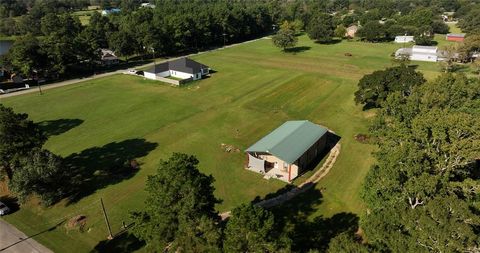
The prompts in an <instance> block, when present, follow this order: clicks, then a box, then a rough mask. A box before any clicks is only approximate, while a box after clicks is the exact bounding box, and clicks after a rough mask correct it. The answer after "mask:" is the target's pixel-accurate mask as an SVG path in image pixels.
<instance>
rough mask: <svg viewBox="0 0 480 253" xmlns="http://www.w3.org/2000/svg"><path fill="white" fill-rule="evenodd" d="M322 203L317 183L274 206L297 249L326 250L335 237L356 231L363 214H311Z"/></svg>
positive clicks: (276, 216)
mask: <svg viewBox="0 0 480 253" xmlns="http://www.w3.org/2000/svg"><path fill="white" fill-rule="evenodd" d="M321 203H322V193H321V191H320V190H319V189H316V188H315V187H312V188H310V189H309V190H308V191H306V192H304V193H302V194H301V195H298V196H297V197H295V198H294V199H292V200H291V201H289V202H286V203H285V204H283V205H280V206H277V207H274V208H272V209H271V210H272V211H273V212H274V214H275V218H276V220H277V221H278V222H280V223H281V224H283V225H284V226H285V228H286V230H287V231H286V232H287V234H288V235H289V238H290V239H291V240H292V251H293V252H308V251H309V250H310V249H317V250H319V251H320V252H325V251H326V250H327V249H328V244H329V242H330V240H331V239H332V238H334V237H335V236H337V235H339V234H340V233H343V232H347V231H348V232H351V233H355V232H356V231H357V230H358V223H359V218H358V216H357V215H356V214H352V213H345V212H342V213H337V214H335V215H333V216H332V217H330V218H324V217H323V216H318V217H315V218H314V219H313V220H312V219H311V216H312V215H313V214H314V213H315V212H316V211H317V206H318V205H319V204H321Z"/></svg>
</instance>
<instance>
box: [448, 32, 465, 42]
mask: <svg viewBox="0 0 480 253" xmlns="http://www.w3.org/2000/svg"><path fill="white" fill-rule="evenodd" d="M446 39H447V40H448V41H456V42H462V41H464V40H465V34H464V33H449V34H447V38H446Z"/></svg>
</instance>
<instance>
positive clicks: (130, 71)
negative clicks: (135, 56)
mask: <svg viewBox="0 0 480 253" xmlns="http://www.w3.org/2000/svg"><path fill="white" fill-rule="evenodd" d="M136 73H137V71H136V70H134V69H129V70H128V71H127V74H130V75H135V74H136Z"/></svg>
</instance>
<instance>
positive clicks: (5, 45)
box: [0, 40, 13, 55]
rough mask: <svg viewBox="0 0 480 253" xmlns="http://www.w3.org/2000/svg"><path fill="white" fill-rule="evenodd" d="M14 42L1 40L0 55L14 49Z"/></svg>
mask: <svg viewBox="0 0 480 253" xmlns="http://www.w3.org/2000/svg"><path fill="white" fill-rule="evenodd" d="M12 44H13V41H11V40H0V55H4V54H6V53H7V51H8V49H10V47H12Z"/></svg>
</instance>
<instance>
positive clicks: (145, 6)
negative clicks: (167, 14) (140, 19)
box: [140, 3, 155, 9]
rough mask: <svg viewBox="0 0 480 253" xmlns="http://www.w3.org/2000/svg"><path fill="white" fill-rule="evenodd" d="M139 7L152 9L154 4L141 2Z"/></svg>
mask: <svg viewBox="0 0 480 253" xmlns="http://www.w3.org/2000/svg"><path fill="white" fill-rule="evenodd" d="M140 8H152V9H155V5H154V4H151V3H142V4H141V5H140Z"/></svg>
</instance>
